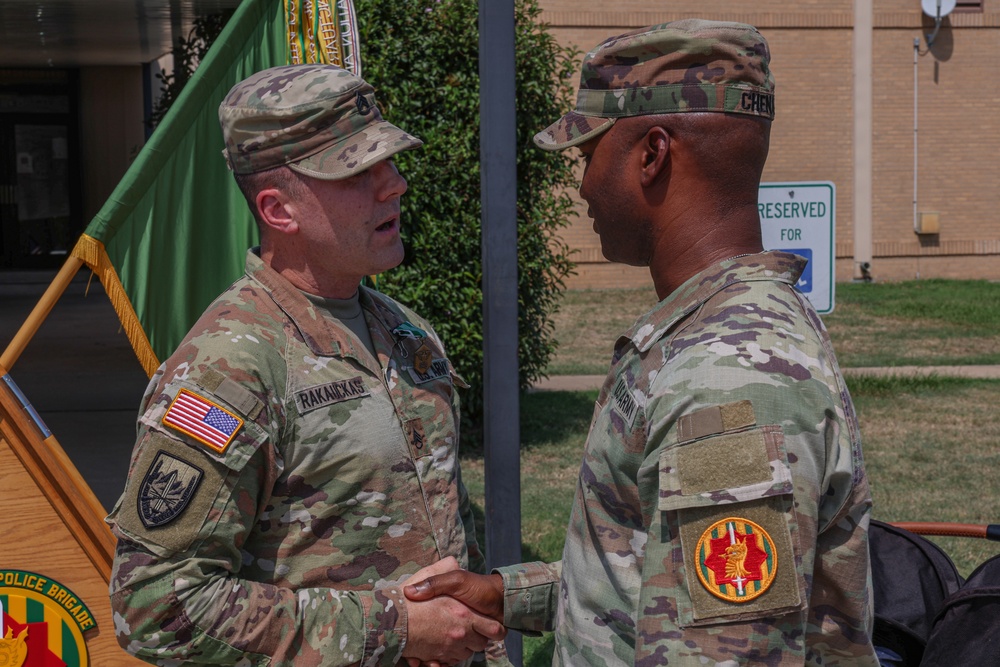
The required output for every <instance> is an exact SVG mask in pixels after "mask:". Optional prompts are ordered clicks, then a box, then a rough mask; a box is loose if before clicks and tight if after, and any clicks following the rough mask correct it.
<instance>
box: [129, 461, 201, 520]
mask: <svg viewBox="0 0 1000 667" xmlns="http://www.w3.org/2000/svg"><path fill="white" fill-rule="evenodd" d="M203 476H204V472H203V471H202V469H201V468H199V467H197V466H194V465H192V464H190V463H188V462H187V461H182V460H181V459H179V458H177V457H175V456H171V455H170V454H167V453H166V452H163V451H161V452H158V453H157V455H156V458H154V459H153V463H152V464H151V465H150V466H149V470H147V471H146V476H145V477H143V478H142V484H141V485H140V486H139V497H138V499H137V505H138V511H139V518H140V519H142V524H143V525H144V526H146V528H156V527H158V526H163V525H166V524H168V523H170V522H171V521H173V520H174V519H176V518H177V517H179V516H180V515H181V512H183V511H184V508H186V507H187V506H188V503H190V502H191V499H192V498H194V492H195V491H197V489H198V484H199V483H200V482H201V478H202V477H203Z"/></svg>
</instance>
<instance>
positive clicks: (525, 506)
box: [462, 280, 1000, 667]
mask: <svg viewBox="0 0 1000 667" xmlns="http://www.w3.org/2000/svg"><path fill="white" fill-rule="evenodd" d="M655 299H656V297H655V294H654V293H653V291H652V289H651V288H650V289H639V290H607V291H579V292H569V293H567V294H566V295H565V298H564V299H563V309H562V311H561V312H560V313H559V314H558V315H557V316H556V318H555V324H556V336H557V339H558V340H559V341H560V343H562V346H561V349H560V350H559V352H558V353H557V355H556V357H555V358H554V359H553V361H552V363H551V364H550V366H549V372H550V373H551V374H576V373H585V374H604V373H605V371H606V370H607V364H608V359H609V357H610V354H611V348H612V345H613V342H614V340H615V339H616V337H617V336H618V335H619V334H620V333H621V332H623V331H625V330H626V329H627V328H628V327H629V326H630V325H631V323H632V321H633V320H634V319H635V318H636V317H638V316H639V315H640V314H642V313H643V312H644V311H645V310H648V309H649V308H650V307H652V305H653V304H654V303H655ZM824 321H825V322H826V324H827V326H828V328H829V329H830V334H831V338H832V339H833V341H834V347H835V348H836V350H837V354H838V357H839V359H840V362H841V365H842V366H844V367H850V366H899V365H952V364H969V363H975V364H1000V345H998V343H1000V334H998V331H1000V283H988V282H983V281H939V280H928V281H919V282H908V283H896V284H838V285H837V295H836V308H835V309H834V312H833V313H832V314H829V315H826V316H824ZM848 384H849V386H850V388H851V393H852V395H853V397H854V401H855V405H856V408H857V411H858V417H859V421H860V423H861V432H862V438H863V441H864V450H865V461H866V467H867V470H868V476H869V479H870V481H871V485H872V496H873V498H874V502H875V510H874V516H875V518H877V519H881V520H883V521H954V522H962V523H977V524H981V523H1000V494H998V493H996V489H997V485H996V482H995V480H994V477H995V474H996V471H997V470H1000V410H997V408H996V405H997V397H998V396H1000V381H994V380H966V379H957V378H945V377H936V376H932V377H927V378H902V377H898V376H890V377H887V378H872V377H859V376H849V377H848ZM596 397H597V392H535V393H528V394H526V395H524V396H523V399H522V403H521V439H522V449H521V503H522V506H521V514H522V551H523V556H524V559H525V560H536V559H537V560H556V559H558V558H559V557H560V555H561V553H562V544H563V539H564V534H565V528H566V524H567V521H568V519H569V512H570V506H571V504H572V499H573V494H574V490H575V484H576V477H577V471H578V469H579V463H580V459H581V457H582V453H583V444H584V441H585V440H586V437H587V430H588V427H589V425H590V418H591V415H592V413H593V405H594V401H595V399H596ZM462 466H463V475H464V477H465V480H466V483H467V485H468V486H469V490H470V493H471V494H472V496H473V500H474V502H476V503H478V504H479V506H480V507H481V503H482V496H483V466H482V458H481V457H466V458H464V459H463V462H462ZM933 539H934V540H935V541H936V542H937V543H938V544H940V545H941V546H942V547H943V548H944V549H945V551H947V552H948V554H949V555H950V556H951V557H952V559H953V560H954V561H955V563H956V565H957V566H958V568H959V571H960V572H961V573H962V574H963V576H965V575H968V574H969V573H970V572H971V570H972V569H973V568H974V567H975V566H976V565H978V564H979V563H981V562H982V561H984V560H986V559H987V558H988V557H990V556H992V555H995V554H998V553H1000V544H998V543H996V542H987V541H985V540H978V539H972V538H933ZM524 646H525V664H526V665H529V666H532V667H536V666H540V665H548V664H550V662H551V654H552V641H551V636H548V637H543V638H540V639H536V638H530V637H529V638H525V643H524Z"/></svg>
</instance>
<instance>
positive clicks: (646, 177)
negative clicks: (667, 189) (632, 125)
mask: <svg viewBox="0 0 1000 667" xmlns="http://www.w3.org/2000/svg"><path fill="white" fill-rule="evenodd" d="M639 147H640V151H641V155H642V163H641V172H640V183H641V184H642V186H643V187H649V186H650V185H652V184H654V183H656V181H657V180H658V179H659V178H660V176H661V175H662V174H664V173H665V172H666V169H667V165H668V164H669V161H670V133H669V132H667V130H666V129H665V128H663V127H660V126H659V125H654V126H653V127H651V128H649V129H648V130H647V131H646V134H645V135H644V136H643V138H642V140H641V141H640V144H639Z"/></svg>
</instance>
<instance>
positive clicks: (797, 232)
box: [757, 181, 836, 313]
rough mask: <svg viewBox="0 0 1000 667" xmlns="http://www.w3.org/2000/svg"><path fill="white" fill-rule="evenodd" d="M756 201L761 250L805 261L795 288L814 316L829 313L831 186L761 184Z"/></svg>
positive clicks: (832, 224)
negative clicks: (796, 257) (788, 255)
mask: <svg viewBox="0 0 1000 667" xmlns="http://www.w3.org/2000/svg"><path fill="white" fill-rule="evenodd" d="M757 201H758V204H757V210H758V213H760V229H761V236H762V239H763V242H764V248H765V249H767V250H783V251H785V252H792V253H795V254H796V255H801V256H803V257H805V258H806V259H808V260H809V264H808V265H807V266H806V269H805V271H803V273H802V276H801V277H800V278H799V282H798V283H796V285H795V287H796V288H797V289H798V290H799V291H800V292H802V293H803V294H805V295H806V297H807V298H808V299H809V301H810V302H811V303H812V305H813V307H814V308H815V309H816V311H817V312H819V313H829V312H832V311H833V302H834V300H833V291H834V285H835V281H834V258H833V249H834V236H833V235H834V232H835V230H836V215H835V210H834V209H835V207H834V204H835V202H836V190H835V188H834V185H833V183H831V182H829V181H810V182H804V183H761V184H760V192H759V196H758V200H757Z"/></svg>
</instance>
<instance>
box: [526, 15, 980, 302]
mask: <svg viewBox="0 0 1000 667" xmlns="http://www.w3.org/2000/svg"><path fill="white" fill-rule="evenodd" d="M944 4H946V5H947V4H948V3H947V2H945V3H944ZM957 4H958V6H957V7H956V9H955V10H954V11H953V12H951V13H950V14H949V15H948V16H947V17H945V18H944V19H943V21H942V24H941V28H940V31H939V32H938V34H937V36H936V37H935V38H934V41H933V44H932V46H931V48H930V49H928V46H927V36H926V35H927V34H929V33H933V31H934V20H933V18H930V17H928V16H925V15H924V14H923V12H922V11H921V5H920V0H874V1H872V0H867V1H866V0H805V1H804V2H798V3H795V4H794V5H790V4H789V3H787V2H782V1H781V0H756V1H755V2H738V1H735V0H686V1H685V0H676V1H674V2H670V3H664V2H662V1H658V0H618V1H617V2H615V3H613V4H612V3H607V2H602V1H599V0H541V6H542V8H543V14H542V20H543V21H545V22H546V23H548V24H549V26H550V29H551V30H552V33H553V34H554V35H555V36H556V38H557V39H558V40H559V41H560V42H562V43H564V44H571V45H574V46H576V47H577V48H578V49H579V50H580V51H581V55H580V58H581V59H582V53H583V52H585V51H586V50H588V49H590V48H592V47H593V46H594V45H596V44H598V43H599V42H600V41H601V40H603V39H604V38H606V37H608V36H610V35H615V34H618V33H621V32H625V31H627V30H630V29H633V28H640V27H643V26H646V25H652V24H655V23H662V22H666V21H672V20H676V19H681V18H688V17H702V18H708V19H717V20H727V21H740V22H744V23H750V24H753V25H755V26H757V27H758V28H759V29H760V31H761V32H762V33H763V34H764V36H765V37H766V38H767V40H768V42H769V43H770V45H771V52H772V68H773V71H774V74H775V79H776V82H777V83H776V95H775V97H776V107H777V114H776V118H775V121H774V125H773V127H772V133H771V152H770V156H769V158H768V163H767V167H766V169H765V171H764V181H766V182H777V181H795V182H801V181H831V182H833V183H834V185H835V187H836V242H835V255H836V279H837V280H838V281H846V280H851V279H852V278H862V277H864V275H863V274H864V272H863V271H862V263H863V262H868V263H869V267H870V268H868V269H867V271H868V274H869V275H870V276H871V277H872V278H873V279H875V280H883V281H889V280H906V279H913V278H918V277H920V278H930V277H947V278H985V279H994V280H995V279H1000V113H998V112H997V108H998V107H1000V76H998V75H997V73H996V70H995V67H994V65H993V64H992V59H993V58H994V57H995V55H996V47H997V44H1000V0H979V1H976V0H973V1H969V2H958V3H957ZM917 39H919V47H918V49H917V55H916V56H915V55H914V40H917ZM915 61H916V64H914V62H915ZM915 93H916V95H915ZM915 99H916V123H915V115H914V108H915ZM915 128H916V129H915ZM915 136H916V137H917V138H918V143H917V146H916V161H915V160H914V152H915V151H914V137H915ZM915 172H916V177H915V176H914V173H915ZM914 198H916V204H914ZM577 211H578V213H579V215H578V217H577V218H576V219H575V220H574V222H573V223H572V225H571V227H570V228H569V229H567V230H566V231H565V232H564V239H565V240H566V241H567V242H568V243H569V245H570V246H571V247H572V248H574V249H576V250H577V251H578V252H577V254H576V255H575V259H576V261H577V262H578V267H577V275H576V276H573V277H571V278H570V280H569V282H568V285H569V287H570V288H602V287H632V286H641V285H647V284H649V276H648V273H647V272H646V270H645V269H638V268H633V267H627V266H622V265H619V264H611V263H608V262H607V261H605V260H604V258H603V257H602V255H601V249H600V242H599V240H598V238H597V236H596V234H594V232H593V231H592V228H591V221H590V219H589V218H588V217H587V216H586V207H585V206H582V205H581V206H578V208H577ZM934 214H937V215H936V216H935V215H934ZM935 217H936V218H937V222H938V223H939V229H938V233H921V234H918V233H916V232H915V224H920V225H922V226H923V229H924V230H925V231H931V232H932V231H933V223H934V219H935Z"/></svg>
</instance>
